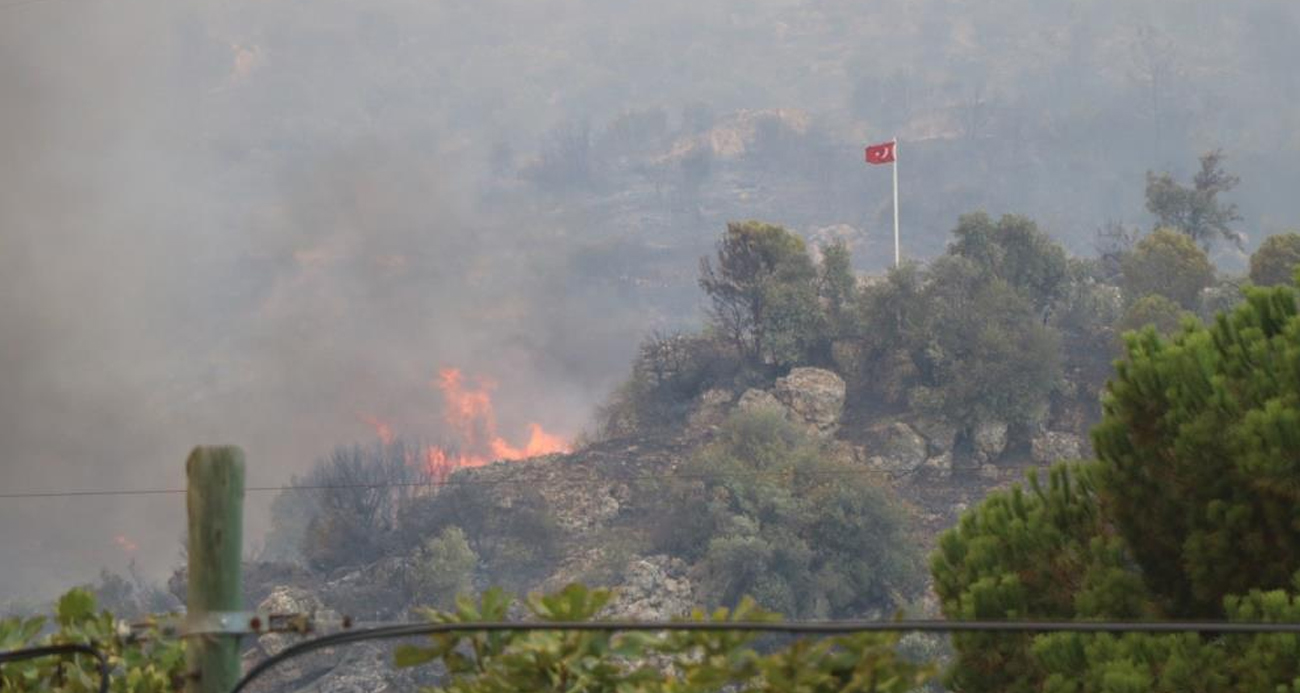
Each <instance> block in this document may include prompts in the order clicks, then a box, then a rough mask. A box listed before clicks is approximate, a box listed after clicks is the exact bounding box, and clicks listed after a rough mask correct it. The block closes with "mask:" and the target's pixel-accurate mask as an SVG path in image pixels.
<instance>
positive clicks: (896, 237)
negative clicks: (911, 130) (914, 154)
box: [894, 137, 899, 267]
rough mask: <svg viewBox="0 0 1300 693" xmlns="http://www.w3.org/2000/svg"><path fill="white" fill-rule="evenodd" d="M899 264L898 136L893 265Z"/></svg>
mask: <svg viewBox="0 0 1300 693" xmlns="http://www.w3.org/2000/svg"><path fill="white" fill-rule="evenodd" d="M898 265H899V252H898V138H897V137H895V138H894V267H898Z"/></svg>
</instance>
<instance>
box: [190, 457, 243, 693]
mask: <svg viewBox="0 0 1300 693" xmlns="http://www.w3.org/2000/svg"><path fill="white" fill-rule="evenodd" d="M185 475H186V478H187V480H188V484H187V489H188V490H187V491H186V497H185V500H186V503H185V505H186V509H187V510H188V513H189V537H190V544H189V558H190V566H189V592H188V594H187V595H186V599H187V601H188V605H187V611H188V617H189V618H190V619H202V618H203V616H204V614H207V613H208V612H212V611H241V610H243V608H244V607H243V591H244V587H243V580H242V578H241V576H240V565H239V564H240V558H241V553H242V543H243V535H244V452H243V451H242V450H240V449H239V448H237V447H233V446H231V447H197V448H194V452H191V453H190V458H189V459H188V460H186V462H185ZM186 658H187V664H188V668H187V671H188V674H189V676H188V677H187V681H186V685H185V691H186V693H229V691H230V690H231V689H232V688H234V687H235V684H236V683H237V682H238V681H239V675H240V669H239V636H238V635H223V634H203V635H195V636H192V637H190V638H189V640H188V643H187V655H186Z"/></svg>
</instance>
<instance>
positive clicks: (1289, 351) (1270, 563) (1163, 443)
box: [1093, 288, 1300, 617]
mask: <svg viewBox="0 0 1300 693" xmlns="http://www.w3.org/2000/svg"><path fill="white" fill-rule="evenodd" d="M1298 329H1300V318H1297V317H1296V301H1295V294H1294V292H1293V291H1292V289H1290V288H1276V289H1254V290H1251V291H1250V292H1248V296H1247V302H1246V304H1245V305H1243V306H1241V307H1239V308H1238V309H1237V310H1235V311H1233V312H1232V313H1231V314H1228V315H1220V316H1219V318H1218V319H1217V320H1216V322H1215V324H1214V326H1213V327H1209V328H1206V327H1195V326H1193V327H1189V328H1186V329H1184V330H1183V331H1182V332H1180V333H1178V334H1177V335H1175V336H1174V337H1173V339H1172V341H1166V340H1164V339H1162V338H1161V337H1160V336H1159V335H1157V334H1156V333H1155V332H1154V331H1151V330H1147V331H1145V332H1143V333H1141V334H1139V335H1130V337H1129V338H1128V358H1127V360H1126V361H1125V362H1122V363H1120V364H1119V365H1118V366H1117V370H1116V373H1115V377H1114V379H1113V380H1112V381H1111V384H1110V386H1109V387H1108V389H1107V393H1106V396H1105V398H1104V399H1103V401H1102V408H1103V412H1104V417H1103V419H1102V422H1101V424H1099V425H1098V426H1097V428H1096V429H1095V430H1094V431H1093V443H1094V446H1095V448H1096V450H1097V455H1098V456H1099V457H1100V459H1101V460H1102V462H1103V463H1104V464H1103V466H1102V473H1101V476H1100V477H1099V478H1100V480H1101V484H1100V488H1101V493H1102V497H1103V498H1104V502H1105V503H1106V505H1107V507H1108V509H1109V512H1110V515H1111V518H1112V519H1113V521H1114V522H1115V523H1116V525H1117V526H1118V527H1119V528H1120V531H1121V532H1122V533H1123V534H1124V536H1125V538H1126V539H1127V540H1128V543H1129V545H1130V546H1131V548H1132V551H1133V556H1134V559H1135V560H1136V561H1137V563H1138V565H1140V566H1141V568H1142V575H1143V577H1144V579H1145V581H1146V583H1147V585H1148V587H1149V589H1150V590H1151V591H1152V592H1153V593H1155V594H1157V595H1159V596H1160V599H1161V603H1162V605H1163V606H1165V608H1166V609H1167V610H1168V612H1169V613H1174V614H1177V615H1180V616H1186V617H1214V616H1221V615H1222V614H1223V608H1224V605H1223V599H1224V597H1225V596H1227V595H1230V594H1245V593H1246V592H1247V591H1249V590H1250V589H1253V588H1260V589H1275V588H1281V587H1285V586H1287V585H1289V584H1290V582H1291V578H1292V575H1293V574H1295V572H1296V571H1297V570H1300V523H1296V522H1294V521H1293V520H1292V519H1291V518H1293V517H1294V516H1295V515H1294V513H1295V508H1296V502H1297V499H1300V492H1298V489H1300V484H1297V481H1296V479H1297V478H1300V476H1298V475H1300V462H1298V461H1297V460H1296V457H1295V454H1294V451H1295V450H1296V449H1297V446H1300V389H1297V388H1298V386H1297V383H1300V378H1297V375H1300V374H1298V373H1297V372H1296V365H1295V364H1296V363H1297V360H1296V359H1297V357H1300V337H1297V335H1300V332H1298V331H1297V330H1298ZM1157 528H1158V531H1157Z"/></svg>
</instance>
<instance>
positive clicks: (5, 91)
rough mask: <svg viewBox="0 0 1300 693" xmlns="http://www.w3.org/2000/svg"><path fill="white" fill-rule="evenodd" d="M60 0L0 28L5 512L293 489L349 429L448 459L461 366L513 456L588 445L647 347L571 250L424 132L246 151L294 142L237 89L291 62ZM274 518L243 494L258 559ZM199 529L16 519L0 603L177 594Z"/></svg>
mask: <svg viewBox="0 0 1300 693" xmlns="http://www.w3.org/2000/svg"><path fill="white" fill-rule="evenodd" d="M47 4H48V6H45V5H40V4H38V5H34V6H24V7H20V8H16V9H11V10H0V12H5V16H4V17H3V19H2V20H0V128H2V129H0V161H3V162H4V164H3V165H2V166H3V167H2V168H0V373H3V374H4V385H3V387H2V388H0V441H4V448H3V458H2V461H0V478H2V479H3V487H4V489H5V490H7V491H10V492H17V491H26V490H31V491H63V490H84V489H105V488H107V489H129V488H182V487H183V486H184V477H183V462H184V459H185V456H186V455H187V453H188V451H189V449H190V448H191V447H192V446H194V445H196V444H206V443H233V444H238V445H241V446H242V447H244V449H245V451H246V452H247V455H248V463H249V470H248V481H249V483H250V484H251V485H270V484H279V483H283V482H285V481H287V480H288V478H289V477H290V475H291V474H294V473H299V472H302V471H303V470H305V469H306V468H307V466H308V465H309V464H310V463H311V462H312V461H313V460H314V459H316V458H319V457H320V456H322V455H324V454H326V453H328V452H329V450H330V449H332V448H333V447H334V446H336V445H340V444H347V443H351V442H353V441H358V440H369V439H370V438H371V437H373V436H374V435H375V433H374V431H373V429H372V428H371V427H370V425H369V424H367V423H366V421H365V420H364V418H362V417H359V416H358V413H359V412H360V413H364V414H365V415H367V416H374V417H376V418H378V419H380V420H382V421H384V422H386V423H388V424H389V425H391V426H392V428H393V431H394V433H395V434H397V435H404V436H413V437H420V438H425V439H438V438H439V437H440V436H442V435H443V434H444V433H445V431H444V427H445V424H444V423H443V417H442V408H443V401H442V397H441V394H440V393H439V391H438V390H437V389H436V388H435V387H434V381H435V379H436V378H437V374H438V371H439V369H441V368H445V367H459V368H463V369H465V370H466V371H468V372H472V373H476V374H482V375H484V376H486V377H490V378H492V379H494V380H496V381H498V382H500V383H503V384H508V386H503V387H501V388H500V389H499V390H498V391H497V392H496V393H495V396H496V418H497V422H498V425H499V429H500V434H501V435H502V436H503V437H504V438H506V439H509V440H528V437H529V433H530V430H529V427H528V424H529V423H530V422H534V421H536V422H538V423H540V424H542V425H544V426H545V427H546V429H547V430H548V431H556V432H560V433H563V434H566V435H568V436H572V435H573V434H576V433H578V432H579V430H580V429H581V427H582V426H583V424H584V423H585V422H586V419H587V416H588V413H589V411H590V409H591V407H592V406H593V404H594V402H595V401H596V400H597V399H598V398H599V397H600V396H601V395H602V394H603V393H604V392H606V391H608V389H609V388H610V387H611V386H612V385H613V382H614V380H615V379H616V378H617V377H618V375H619V373H620V371H621V370H622V368H623V367H624V366H625V364H626V359H627V357H628V355H629V353H630V350H631V347H632V345H633V343H634V341H635V339H636V337H637V335H638V333H639V331H640V330H641V329H642V327H641V326H640V325H639V324H637V323H638V319H637V318H636V317H635V316H627V317H612V316H613V315H620V314H622V313H626V311H623V310H620V309H621V308H622V307H624V306H623V305H621V304H618V303H617V299H611V298H610V297H609V295H608V292H606V291H604V290H603V289H602V287H600V286H598V285H594V286H588V285H586V284H584V283H583V281H581V279H579V280H576V281H575V280H573V278H571V277H569V276H568V274H569V272H570V270H571V267H570V264H571V262H572V261H573V255H572V247H571V246H570V245H569V244H568V243H567V242H566V234H567V233H568V232H567V231H566V230H565V229H563V228H554V227H551V226H548V225H546V224H543V223H540V222H538V221H536V220H534V219H531V218H529V215H528V214H526V213H518V212H494V211H492V210H485V209H481V208H479V206H478V205H477V203H476V202H475V192H474V190H475V188H474V186H473V180H472V176H468V175H465V174H464V173H463V172H464V171H465V170H466V162H465V160H464V158H463V157H459V155H457V154H456V150H457V147H458V146H459V145H458V144H456V143H454V142H453V143H452V144H450V145H446V144H445V143H443V142H442V141H441V140H440V139H439V137H438V136H437V134H436V133H434V132H431V131H430V130H429V129H428V128H426V127H423V126H421V127H418V128H415V127H408V128H406V129H400V128H398V129H395V130H394V131H392V132H387V133H385V132H379V133H375V132H371V131H370V130H371V129H370V128H360V127H340V126H339V124H338V123H337V122H334V123H331V122H325V123H311V122H306V121H309V120H310V118H311V116H312V113H311V108H310V104H294V105H293V106H294V108H296V109H300V111H299V113H298V117H300V118H302V119H303V120H304V121H305V122H304V123H303V125H302V127H303V128H304V130H306V131H307V134H309V135H311V136H312V137H314V138H316V139H315V140H314V141H312V142H311V143H310V146H304V147H301V148H293V147H294V145H295V135H294V134H292V133H288V132H282V133H268V132H266V131H258V130H250V129H248V128H250V127H251V126H252V124H253V123H255V122H257V119H256V118H255V117H253V115H252V114H261V115H262V116H264V117H265V118H267V123H270V124H271V125H268V127H267V129H273V127H272V126H273V125H274V124H277V123H278V124H280V125H285V124H286V120H285V119H284V114H283V112H282V109H284V108H285V105H284V104H282V103H266V102H263V101H261V99H264V98H267V91H268V89H269V88H268V87H267V86H266V85H263V86H262V87H261V89H262V90H261V91H255V90H253V88H252V87H251V86H249V85H247V84H246V82H250V81H253V80H255V79H256V78H257V77H258V74H259V71H268V72H269V71H272V70H275V69H277V65H276V63H275V60H276V56H275V55H273V54H268V53H267V52H265V51H264V50H263V49H261V48H260V47H258V45H257V44H256V43H255V42H254V43H239V42H237V41H227V40H225V38H224V37H220V36H216V35H214V34H213V33H212V30H211V29H210V28H195V27H196V23H198V25H199V26H204V24H203V18H202V17H196V16H194V15H192V14H187V11H186V10H181V9H174V8H171V7H170V6H169V5H166V4H164V3H156V2H136V3H132V2H122V3H112V6H111V7H110V6H109V4H108V3H104V4H103V5H100V4H95V3H80V2H72V1H71V0H69V5H68V6H64V7H60V6H59V2H58V0H49V2H48V3H47ZM18 12H22V13H23V14H21V15H19V14H17V13H18ZM252 38H253V39H255V38H256V37H252ZM312 75H317V76H318V75H319V72H317V71H313V72H312ZM280 78H282V76H281V77H280ZM276 79H279V78H277V77H274V76H268V80H269V81H270V83H271V84H272V86H274V83H275V80H276ZM354 84H356V83H354ZM241 89H245V90H246V92H240V91H239V90H241ZM343 96H344V95H343V94H342V93H338V94H327V95H324V96H323V97H322V99H323V101H322V107H323V108H324V109H325V112H324V113H321V114H318V115H320V116H321V117H322V118H323V119H325V120H327V121H328V120H329V119H330V118H332V117H340V116H339V113H338V111H339V110H342V109H343V108H344V105H345V104H346V103H347V100H346V99H344V98H343ZM239 105H242V106H244V107H246V108H247V109H248V110H249V111H250V112H252V113H236V112H235V111H236V110H238V109H237V108H236V106H239ZM331 109H333V110H331ZM409 115H410V114H409V113H405V114H402V115H401V117H402V118H406V117H409ZM390 121H391V119H390ZM344 125H345V126H346V125H348V123H346V122H345V123H344ZM313 127H320V128H323V129H325V130H330V131H331V132H332V133H333V134H334V136H330V137H322V136H321V133H320V132H311V128H313ZM379 129H380V130H382V128H379ZM272 134H275V135H279V136H282V138H283V139H282V141H275V139H276V138H275V137H272ZM268 143H274V145H275V146H281V147H284V146H288V147H290V148H291V149H290V150H289V151H277V152H268V151H266V149H265V147H267V146H269V144H268ZM413 143H414V144H413ZM458 157H459V158H458ZM269 500H270V497H269V495H264V497H258V496H250V498H249V500H248V513H247V519H246V523H247V525H248V527H249V531H248V535H249V540H248V542H247V543H250V544H252V543H253V542H254V541H255V539H256V538H257V536H258V535H259V534H260V529H261V526H262V524H263V523H264V519H265V511H266V503H268V502H269ZM183 512H184V497H183V495H174V496H143V497H110V498H83V499H75V500H74V499H41V500H36V499H32V500H6V501H4V503H3V505H2V506H0V555H2V556H3V557H4V558H3V560H0V584H3V585H4V592H3V593H0V600H3V599H5V598H13V597H19V598H28V597H36V596H48V595H49V593H50V592H51V591H53V590H56V589H62V588H64V587H66V586H69V585H71V584H74V583H76V582H79V581H84V580H86V579H89V578H91V577H92V576H93V575H94V574H95V572H96V570H97V569H98V567H99V566H101V565H107V566H109V567H111V568H116V569H119V570H121V569H122V568H123V567H124V566H125V565H126V562H127V561H128V560H130V559H138V560H139V561H140V562H141V565H142V566H143V567H144V568H145V569H146V570H148V571H149V572H150V573H152V574H154V575H161V574H163V573H164V572H165V571H166V570H167V569H168V568H169V567H170V566H171V565H172V564H174V563H175V562H176V560H177V550H178V546H179V538H180V534H181V532H182V531H183V527H184V514H183ZM126 547H130V549H129V550H127V548H126Z"/></svg>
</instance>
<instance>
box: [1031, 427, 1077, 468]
mask: <svg viewBox="0 0 1300 693" xmlns="http://www.w3.org/2000/svg"><path fill="white" fill-rule="evenodd" d="M1030 447H1031V450H1032V452H1033V458H1034V462H1036V463H1037V464H1044V465H1045V464H1052V463H1053V462H1060V461H1061V460H1077V459H1079V458H1080V457H1081V456H1082V455H1083V439H1082V438H1080V437H1079V436H1077V435H1075V434H1073V433H1062V432H1060V431H1047V432H1045V433H1043V434H1041V435H1038V436H1036V437H1035V438H1034V439H1033V440H1032V441H1030Z"/></svg>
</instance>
